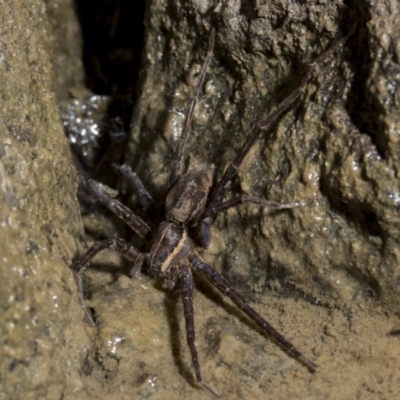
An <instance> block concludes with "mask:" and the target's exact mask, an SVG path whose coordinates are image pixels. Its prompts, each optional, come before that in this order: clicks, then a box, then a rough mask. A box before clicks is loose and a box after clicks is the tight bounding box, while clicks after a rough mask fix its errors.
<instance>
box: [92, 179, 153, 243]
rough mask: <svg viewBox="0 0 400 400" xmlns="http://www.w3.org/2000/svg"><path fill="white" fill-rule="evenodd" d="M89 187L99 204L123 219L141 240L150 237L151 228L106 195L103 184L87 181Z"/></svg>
mask: <svg viewBox="0 0 400 400" xmlns="http://www.w3.org/2000/svg"><path fill="white" fill-rule="evenodd" d="M87 187H88V188H89V189H90V191H91V192H92V194H93V195H94V196H95V197H96V199H97V201H98V202H99V203H101V204H104V205H105V206H106V207H107V208H108V209H109V210H110V211H112V212H113V213H114V214H115V215H116V216H117V217H118V218H120V219H122V221H124V222H125V223H126V224H127V225H128V226H129V227H130V228H132V229H133V230H134V231H135V232H136V233H137V234H138V235H139V236H140V237H141V238H143V239H145V238H147V237H148V236H149V235H150V233H151V230H150V228H149V226H148V225H147V224H146V223H145V222H144V221H143V220H142V219H141V218H139V217H138V216H137V215H136V214H134V213H133V212H132V211H131V210H130V209H129V208H128V207H126V206H124V205H123V204H122V203H120V202H119V201H118V200H116V199H113V198H112V197H110V196H109V195H108V194H107V193H105V191H104V190H103V189H102V184H101V183H99V182H96V181H94V180H92V179H89V180H88V181H87Z"/></svg>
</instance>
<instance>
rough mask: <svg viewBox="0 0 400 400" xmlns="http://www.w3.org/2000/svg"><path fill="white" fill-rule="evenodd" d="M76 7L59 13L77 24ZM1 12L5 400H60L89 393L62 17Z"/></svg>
mask: <svg viewBox="0 0 400 400" xmlns="http://www.w3.org/2000/svg"><path fill="white" fill-rule="evenodd" d="M71 5H72V2H69V4H67V2H64V3H63V4H62V2H58V11H56V12H55V14H57V12H58V13H59V14H62V10H64V16H65V15H69V16H71V15H72V13H71V12H72V9H71ZM0 8H1V11H0V21H1V22H0V24H1V27H2V28H1V29H2V34H1V38H0V53H1V61H0V76H1V78H0V92H1V107H0V121H1V122H0V143H1V144H0V219H1V222H0V237H1V240H0V254H1V261H0V275H1V279H0V309H1V312H0V341H1V345H0V347H1V355H0V398H1V399H11V398H13V399H37V398H46V399H50V398H52V399H57V398H62V397H63V396H67V397H68V395H71V393H74V392H78V391H79V390H80V389H81V387H82V381H81V378H80V359H81V358H82V357H83V356H84V355H85V344H87V342H88V341H87V337H86V335H85V334H84V330H83V326H82V325H81V324H80V321H81V312H80V309H79V306H78V304H77V302H76V300H75V299H74V296H73V293H74V292H75V287H74V286H75V285H74V282H73V279H72V277H71V274H70V271H69V268H68V267H69V265H70V263H71V261H72V257H73V255H74V253H75V252H76V244H75V240H76V238H78V237H79V235H80V236H81V237H82V223H81V220H80V213H79V207H78V204H77V202H76V196H75V193H76V188H77V179H76V174H75V171H74V167H73V164H72V162H71V156H70V153H69V147H68V143H67V141H66V139H65V136H64V133H63V130H62V126H61V123H60V119H59V115H58V108H57V105H56V102H55V96H54V94H53V89H54V87H55V86H56V85H55V84H54V82H53V81H52V77H53V65H52V63H51V61H54V59H55V58H56V56H55V53H56V52H55V51H54V52H53V46H52V44H53V42H52V40H53V39H54V40H56V39H57V38H56V33H55V32H53V31H52V28H51V25H50V24H49V21H48V16H49V13H51V11H55V10H50V8H46V6H45V4H44V3H43V2H41V1H36V0H35V1H31V2H26V5H23V4H21V2H18V1H9V2H3V3H2V5H1V7H0ZM66 10H68V11H66ZM69 22H70V25H69V27H70V28H72V29H75V32H76V33H79V30H78V29H77V25H76V23H75V25H74V23H73V21H72V20H71V19H70V20H69ZM66 25H67V23H66V22H65V21H64V23H63V24H61V26H63V27H65V26H66ZM52 32H53V33H54V36H51V33H52ZM63 35H64V43H65V42H66V40H65V39H66V37H67V36H68V35H67V36H66V35H65V32H64V34H63ZM78 40H79V39H78ZM57 50H58V55H59V56H60V51H59V50H60V49H57ZM76 62H77V63H78V61H76ZM67 71H68V68H65V74H64V79H65V80H67V75H68V73H67ZM79 76H81V77H82V76H83V74H80V75H79V73H78V72H77V71H75V79H76V78H78V79H77V80H79ZM69 81H71V79H70V80H69ZM57 82H59V81H57ZM58 88H59V89H60V87H58ZM64 90H65V87H64Z"/></svg>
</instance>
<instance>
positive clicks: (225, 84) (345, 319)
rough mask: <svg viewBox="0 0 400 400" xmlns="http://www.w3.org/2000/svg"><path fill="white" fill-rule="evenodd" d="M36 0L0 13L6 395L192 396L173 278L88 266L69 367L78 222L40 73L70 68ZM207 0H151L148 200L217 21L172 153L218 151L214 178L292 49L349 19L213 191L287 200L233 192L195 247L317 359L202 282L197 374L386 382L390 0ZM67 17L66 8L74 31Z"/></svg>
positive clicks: (292, 77)
mask: <svg viewBox="0 0 400 400" xmlns="http://www.w3.org/2000/svg"><path fill="white" fill-rule="evenodd" d="M31 3H32V5H30V6H29V9H28V8H23V7H21V6H19V5H18V6H17V2H11V3H9V4H10V5H9V6H7V7H9V9H6V8H4V7H3V8H2V11H1V12H0V14H1V15H2V18H3V22H2V24H1V25H2V26H3V27H4V26H10V36H8V39H7V38H6V39H5V40H4V41H3V39H2V42H1V46H2V47H0V51H1V53H0V54H2V58H1V60H0V62H1V63H2V64H1V66H2V67H1V68H2V76H3V77H4V79H3V80H0V83H1V85H2V88H1V92H2V93H3V94H5V97H8V99H6V98H4V96H3V100H2V101H4V103H3V104H2V108H1V113H2V114H1V118H0V120H1V121H2V122H1V123H2V128H1V140H2V147H1V151H2V155H1V158H0V177H1V180H0V186H1V192H0V195H1V218H2V225H1V226H0V229H1V235H2V236H1V237H2V241H1V244H0V246H1V253H2V257H3V260H2V263H1V272H2V275H3V276H4V277H5V278H6V279H2V280H1V282H0V296H1V300H0V301H1V307H2V313H0V315H1V318H2V320H1V321H0V329H1V338H2V340H3V343H2V344H3V349H4V357H1V376H0V379H1V383H0V385H1V387H0V398H2V397H1V396H3V397H4V398H10V393H15V390H18V393H19V394H20V398H29V396H32V398H39V397H41V398H49V399H53V398H58V397H62V396H64V398H71V397H74V396H75V398H76V393H79V398H85V397H88V398H93V399H95V398H96V399H97V398H99V399H100V398H105V397H107V398H108V399H114V398H115V399H128V398H129V399H131V398H144V397H146V398H147V397H151V398H153V399H157V398H160V399H161V398H163V399H164V398H166V397H169V398H177V399H178V398H179V399H181V398H192V399H194V398H206V397H208V395H207V394H206V393H204V392H203V391H201V390H199V389H197V388H194V387H192V386H191V385H190V384H191V383H192V382H193V379H192V376H193V373H192V367H191V362H190V359H189V355H188V350H187V348H186V339H185V329H184V324H183V317H182V307H181V305H180V298H179V295H174V294H173V293H169V292H165V293H163V291H162V290H160V286H159V285H156V286H155V287H153V286H154V283H153V281H152V280H151V279H149V278H148V277H146V276H143V277H141V278H140V279H137V280H131V279H128V278H127V277H125V276H123V275H122V276H119V275H116V274H115V273H109V272H107V270H101V271H96V270H93V271H88V273H87V276H88V277H89V278H90V280H91V289H92V293H91V300H90V302H89V303H88V304H89V305H90V306H91V307H93V308H94V310H95V314H96V318H97V328H96V329H95V330H90V331H88V332H89V334H90V338H91V341H92V347H91V348H92V349H93V350H94V351H93V352H92V353H91V355H90V357H89V358H88V360H89V361H88V363H84V366H85V368H84V369H82V368H81V364H80V360H81V359H82V357H83V355H84V351H83V349H84V348H85V346H86V345H87V338H86V337H85V335H83V334H82V328H83V326H84V325H83V322H82V323H81V319H82V313H81V311H80V310H79V307H78V306H77V302H76V297H75V296H74V291H75V288H74V285H73V282H72V279H71V276H70V274H69V271H68V270H67V266H69V265H70V264H71V260H72V257H73V255H74V253H75V251H76V244H75V239H76V238H79V237H82V236H83V230H82V225H81V222H80V220H79V216H78V207H77V203H76V200H75V192H76V179H75V175H74V173H73V170H72V164H71V160H70V157H69V153H68V151H67V146H66V142H65V139H64V137H63V136H62V132H61V129H60V125H59V123H58V115H57V112H56V108H55V105H54V101H53V95H52V94H51V88H52V87H53V88H54V87H57V88H58V89H60V88H63V89H62V90H60V91H58V90H57V98H58V99H62V98H63V97H64V96H65V90H66V87H67V86H69V85H70V84H77V83H80V82H79V80H80V79H81V78H80V77H81V76H82V71H80V69H79V68H80V67H79V62H77V57H76V54H77V53H76V52H74V51H72V49H71V47H70V46H67V47H63V46H52V44H54V43H57V40H56V39H54V38H57V34H56V33H54V34H53V36H52V39H51V40H50V39H49V37H47V36H46V35H45V32H44V29H45V28H43V27H48V29H49V30H51V29H50V24H48V22H46V23H43V21H46V19H47V18H49V17H50V22H51V23H52V24H51V25H52V26H57V23H54V21H57V19H58V18H61V16H60V14H58V13H57V12H56V10H57V7H55V8H47V9H46V8H45V7H44V3H42V2H39V1H37V2H31ZM217 3H218V2H217V1H215V2H208V1H200V0H198V1H195V0H193V1H174V2H170V1H167V0H154V1H149V2H147V13H146V21H145V22H146V29H147V33H146V46H145V52H144V56H143V61H144V63H143V69H142V79H141V91H140V98H139V102H138V105H137V108H136V112H135V115H134V118H133V121H132V134H131V140H130V144H129V152H128V155H127V158H128V162H129V163H130V165H131V166H132V168H133V169H134V170H135V171H136V172H137V173H138V175H139V176H140V177H141V178H143V180H144V182H145V183H146V184H147V185H148V187H149V189H150V191H151V192H152V194H153V195H154V196H155V197H156V198H157V196H158V197H159V198H161V199H162V198H164V197H163V196H165V187H166V182H167V179H168V172H169V166H170V156H171V154H172V149H173V145H174V141H175V140H176V138H177V137H178V136H179V134H180V130H181V126H182V122H183V118H184V113H185V108H186V107H187V104H188V100H189V98H190V95H191V91H192V89H193V86H194V84H195V82H196V77H197V73H198V72H199V69H200V66H201V64H202V62H203V59H204V56H205V51H206V46H207V40H208V32H209V28H210V24H211V23H212V24H213V25H214V26H215V27H216V29H217V36H216V45H215V51H214V56H213V61H212V63H211V66H210V68H209V71H208V75H207V78H206V83H205V85H204V88H203V90H202V93H201V95H200V98H199V101H198V105H197V108H196V110H195V116H194V121H193V126H192V130H191V132H190V136H189V140H188V146H187V149H186V156H187V160H188V162H187V164H196V165H202V164H214V165H215V171H216V179H218V177H219V176H221V174H222V172H223V170H224V168H225V167H226V166H227V164H228V163H229V161H230V160H232V158H233V157H234V155H235V152H236V150H237V149H238V148H239V147H240V145H241V143H243V140H244V138H245V137H246V135H247V133H248V132H249V131H250V130H251V128H252V126H253V125H254V124H255V123H256V122H257V121H258V120H259V119H260V118H262V117H263V116H266V115H267V114H268V112H269V110H271V109H272V108H273V107H274V106H276V104H278V103H279V101H281V100H282V99H283V98H284V97H285V96H286V95H288V94H289V93H290V92H291V90H293V89H294V88H295V87H296V85H297V84H298V82H299V81H300V79H301V76H302V71H303V69H304V67H305V66H306V65H307V64H308V63H310V62H312V61H313V60H315V59H316V58H317V57H318V56H319V55H321V54H322V53H323V52H324V51H325V50H326V49H327V48H329V46H331V45H332V44H333V43H335V42H336V41H337V40H338V39H340V38H342V37H343V36H344V35H346V34H347V33H348V32H349V31H350V30H351V29H352V28H353V27H354V26H355V25H356V24H357V26H356V28H355V32H354V34H353V36H352V37H351V38H350V39H349V41H348V42H347V43H346V45H345V46H344V47H343V48H342V50H340V51H338V52H337V54H336V55H335V56H333V57H331V58H330V59H329V60H330V61H329V65H328V66H326V65H325V67H322V68H319V69H318V68H317V69H316V71H315V72H314V73H313V75H312V77H311V79H310V81H309V83H308V84H307V87H306V90H305V93H304V94H303V96H302V97H301V99H300V100H299V101H298V102H296V104H295V105H294V107H292V109H291V110H290V111H289V112H288V113H287V114H286V115H285V116H284V117H283V118H282V119H281V120H280V121H279V123H277V124H276V126H275V127H274V128H273V129H271V130H269V131H267V132H265V134H263V135H261V138H260V139H259V140H258V141H257V142H256V145H255V146H254V147H253V148H252V150H251V151H250V153H249V155H248V156H247V157H246V159H245V161H244V163H243V165H242V167H241V169H240V171H239V172H238V176H237V178H235V180H234V182H233V183H232V186H231V188H230V189H229V191H228V193H227V195H228V197H229V195H234V194H237V193H239V192H244V193H246V194H250V195H253V196H258V197H262V198H266V199H269V200H275V201H279V202H282V203H287V202H293V201H298V202H300V203H301V206H299V207H296V208H294V209H292V210H284V211H281V212H279V213H270V212H269V211H268V210H260V209H258V208H256V207H253V206H242V207H240V208H238V209H231V210H229V211H227V212H226V213H224V214H222V215H220V216H219V217H218V218H217V220H216V221H215V224H214V226H213V230H212V234H213V244H212V247H211V249H210V250H209V251H207V252H204V254H203V256H204V258H205V259H206V260H207V261H208V262H209V263H210V264H212V265H214V266H215V268H216V269H218V270H219V271H221V272H223V274H224V275H225V276H226V277H227V278H229V280H230V281H231V282H232V285H233V286H234V287H235V288H236V289H237V290H238V291H239V292H241V293H242V294H243V295H244V296H245V297H246V298H247V299H249V301H251V304H252V305H253V306H254V308H255V309H257V310H258V311H259V312H260V314H262V315H263V316H264V317H266V318H267V320H268V321H269V322H271V323H272V324H273V325H274V326H276V327H277V328H279V330H280V331H282V332H283V333H284V334H285V335H286V336H287V337H288V339H290V340H291V341H292V342H293V343H294V344H295V345H296V346H298V347H299V348H300V349H301V350H302V351H303V352H304V354H305V355H307V356H308V357H310V358H312V359H313V360H315V362H316V363H317V364H318V366H319V368H318V370H317V372H316V373H315V374H310V373H309V372H308V371H307V370H306V369H305V368H303V367H302V366H301V365H299V364H298V363H296V361H294V360H292V359H290V358H288V357H287V355H285V354H284V353H283V352H282V351H280V350H279V348H277V347H276V346H275V345H274V344H273V343H271V342H270V341H269V340H268V339H266V338H264V337H263V336H262V335H260V334H259V333H258V332H257V331H256V330H255V329H254V327H253V325H251V324H250V323H248V322H247V320H245V319H244V318H241V317H240V313H239V312H238V311H236V310H235V309H234V308H233V307H231V305H230V304H229V303H227V302H224V301H223V300H222V298H221V297H220V296H219V295H218V294H216V293H215V291H214V290H213V289H210V287H209V286H208V285H206V284H205V283H204V282H202V281H198V282H197V287H198V289H199V291H198V292H197V295H196V297H195V313H196V315H195V321H196V327H197V343H198V349H199V355H200V361H201V365H202V367H203V375H204V378H205V380H206V381H207V383H209V384H210V385H211V386H213V387H214V388H215V389H217V390H218V391H219V392H220V393H221V394H222V395H223V398H232V399H233V398H235V399H237V398H246V399H247V398H263V397H265V394H266V393H268V396H270V397H271V398H274V399H280V398H282V399H287V398H305V397H307V398H314V399H321V398H327V399H330V398H331V399H338V398H356V397H357V396H358V397H360V398H363V399H368V398H371V399H372V398H377V397H379V398H396V397H398V395H399V394H400V393H399V388H398V385H397V383H398V381H399V378H400V377H399V372H398V371H399V370H398V364H399V359H398V354H400V351H399V350H400V348H399V346H400V343H399V340H398V338H396V337H388V336H387V333H388V332H389V331H390V330H393V329H396V328H397V329H398V328H399V326H400V323H399V321H398V318H397V317H396V313H398V311H399V310H398V301H397V299H398V294H399V278H398V277H399V276H400V275H399V274H400V263H399V262H398V257H399V253H398V250H397V243H398V237H399V234H398V230H399V226H400V224H399V217H398V214H399V205H398V203H399V198H400V197H399V196H400V195H399V193H400V187H399V186H400V185H399V177H398V170H399V168H398V165H399V161H398V160H399V154H400V153H399V151H398V146H399V140H398V132H399V122H398V121H399V118H398V114H399V89H398V85H399V59H400V57H399V54H398V49H399V46H398V41H399V37H400V35H399V32H400V31H399V29H398V26H400V24H399V9H398V7H399V6H398V2H397V1H395V0H393V1H389V2H388V1H385V2H384V1H376V2H374V4H369V3H368V2H364V3H363V4H360V5H359V6H358V7H359V8H358V9H350V8H349V7H348V6H346V5H345V4H343V1H339V0H338V1H329V2H322V1H307V2H289V1H286V0H277V1H274V2H271V1H261V0H260V1H254V2H239V1H236V0H229V1H226V2H224V3H225V4H222V3H221V5H222V7H221V11H220V14H219V17H218V18H215V19H214V20H213V21H212V22H211V19H210V15H211V12H212V10H214V9H215V7H216V6H217ZM7 4H8V3H7ZM55 4H56V3H55ZM57 4H58V5H61V4H63V6H65V8H66V9H67V10H71V7H72V4H71V3H70V2H67V1H65V2H57ZM48 7H49V6H48ZM10 10H13V11H14V12H15V13H16V14H15V15H18V18H17V19H16V20H11V19H10V15H11V14H12V13H10V12H9V11H10ZM45 11H46V12H45ZM68 12H69V11H68ZM68 15H69V17H68V18H65V16H64V17H63V18H61V20H63V21H67V20H68V21H70V22H71V24H72V25H68V26H70V27H71V26H72V27H75V28H74V29H76V25H74V24H76V22H75V21H74V17H73V16H72V14H68ZM7 21H8V25H7ZM16 21H17V22H18V23H16ZM29 32H34V33H33V34H30V35H28V33H29ZM54 32H56V31H54ZM69 32H71V31H69ZM77 34H78V32H76V35H77ZM15 38H17V39H15ZM53 39H54V40H53ZM77 40H78V43H79V39H77ZM26 43H27V45H26ZM63 48H64V50H65V48H68V49H71V54H70V55H69V56H67V55H66V51H63V50H62V49H63ZM21 49H25V50H24V51H22V50H21ZM29 49H30V50H29ZM57 49H59V50H60V51H61V53H62V55H60V56H59V57H57ZM33 50H34V51H33ZM49 54H50V56H49ZM65 57H72V58H71V59H72V60H74V65H75V67H74V71H78V72H75V75H74V74H73V73H71V71H66V73H65V75H63V76H59V75H57V79H54V80H53V84H52V83H50V82H49V81H48V80H47V79H48V78H49V77H50V76H51V73H50V72H49V71H50V68H51V67H50V62H49V60H51V63H52V64H53V67H54V68H55V69H56V71H59V70H60V69H59V67H58V66H59V65H65V61H62V60H65ZM10 71H11V72H12V73H11V72H10ZM77 81H78V82H77ZM54 82H57V83H56V84H55V83H54ZM11 93H12V95H11ZM189 154H190V156H189ZM99 262H101V264H102V265H103V266H104V265H107V266H110V265H118V262H119V260H118V258H117V257H114V256H111V257H110V256H108V258H107V256H106V257H103V260H102V261H101V260H99V261H98V260H96V262H94V265H96V264H98V263H99ZM83 372H84V373H85V374H86V375H87V376H83ZM396 385H397V386H396ZM74 393H75V394H74Z"/></svg>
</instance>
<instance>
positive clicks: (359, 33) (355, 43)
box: [346, 1, 387, 157]
mask: <svg viewBox="0 0 400 400" xmlns="http://www.w3.org/2000/svg"><path fill="white" fill-rule="evenodd" d="M349 7H351V8H352V9H353V14H354V15H355V16H356V17H355V18H354V21H356V22H357V27H356V32H355V34H354V35H353V36H352V38H351V39H350V42H349V48H354V49H357V51H349V61H350V63H351V64H352V67H353V70H354V77H353V80H352V83H351V89H350V92H349V96H348V101H347V104H346V109H347V111H348V113H349V116H350V118H351V121H352V123H353V124H354V126H356V127H357V129H358V131H359V132H360V133H362V134H366V135H368V136H369V137H370V138H371V140H372V142H373V143H374V145H375V147H376V149H377V151H378V152H379V154H380V156H382V157H385V154H386V152H387V143H386V142H385V141H384V137H383V136H382V135H380V134H379V132H380V131H381V129H382V128H381V126H380V125H379V122H378V120H377V119H376V118H373V116H376V115H380V114H382V113H383V112H384V110H383V109H382V107H381V106H380V105H379V104H378V103H376V102H375V101H374V100H373V98H372V97H371V94H370V91H369V88H368V77H369V76H370V71H371V68H372V60H371V48H370V43H371V39H370V35H369V30H368V29H367V24H368V22H369V21H370V19H371V14H370V10H369V4H368V2H367V1H362V2H358V3H354V2H351V5H349ZM378 108H379V109H378Z"/></svg>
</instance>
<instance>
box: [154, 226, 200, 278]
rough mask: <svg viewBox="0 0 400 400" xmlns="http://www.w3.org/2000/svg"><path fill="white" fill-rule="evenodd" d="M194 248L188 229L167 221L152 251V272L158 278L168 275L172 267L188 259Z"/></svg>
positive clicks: (160, 229)
mask: <svg viewBox="0 0 400 400" xmlns="http://www.w3.org/2000/svg"><path fill="white" fill-rule="evenodd" d="M192 246H193V242H192V240H191V239H190V238H189V236H188V234H187V229H186V228H185V227H183V226H180V225H177V224H175V223H173V222H168V221H165V222H163V223H161V224H160V226H159V228H158V229H157V231H156V233H155V235H154V238H153V243H152V246H151V250H150V257H149V261H150V270H151V272H153V273H155V274H156V275H158V276H161V277H165V276H167V275H168V272H169V271H170V269H171V267H173V266H174V265H176V264H177V263H179V261H181V260H182V259H183V258H185V257H186V255H187V254H188V252H189V251H190V249H191V248H192Z"/></svg>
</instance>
